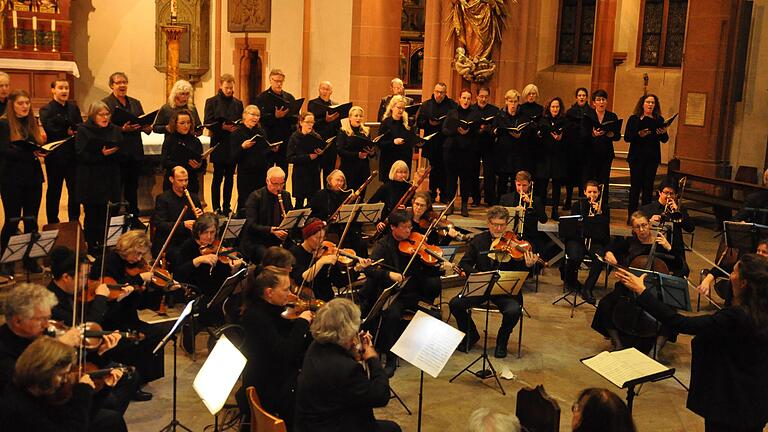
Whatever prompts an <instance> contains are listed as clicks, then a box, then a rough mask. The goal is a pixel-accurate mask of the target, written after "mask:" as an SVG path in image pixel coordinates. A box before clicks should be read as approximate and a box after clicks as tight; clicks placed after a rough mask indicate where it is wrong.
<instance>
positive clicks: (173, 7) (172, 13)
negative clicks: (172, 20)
mask: <svg viewBox="0 0 768 432" xmlns="http://www.w3.org/2000/svg"><path fill="white" fill-rule="evenodd" d="M171 16H172V17H175V16H176V0H171Z"/></svg>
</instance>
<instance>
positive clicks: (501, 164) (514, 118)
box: [491, 109, 528, 198]
mask: <svg viewBox="0 0 768 432" xmlns="http://www.w3.org/2000/svg"><path fill="white" fill-rule="evenodd" d="M526 121H527V120H526V118H525V117H523V116H522V115H520V113H519V112H515V114H514V115H511V114H510V113H509V111H508V110H506V109H504V110H502V111H501V113H499V114H498V115H497V116H496V118H495V119H494V121H493V125H492V126H491V130H492V131H493V134H494V135H495V136H496V144H495V145H494V146H493V159H494V161H495V166H494V171H495V172H496V176H497V179H498V184H497V186H496V196H497V197H499V198H501V196H502V195H504V194H505V193H507V190H508V188H507V184H508V183H509V182H512V181H514V178H515V174H516V173H517V172H518V171H520V170H521V169H523V153H524V152H525V139H526V134H527V132H526V131H527V130H528V128H524V129H523V131H522V134H521V135H520V137H519V138H515V137H514V136H512V133H511V132H510V131H509V130H507V129H505V128H513V127H517V126H520V125H522V124H523V123H525V122H526Z"/></svg>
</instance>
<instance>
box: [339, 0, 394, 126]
mask: <svg viewBox="0 0 768 432" xmlns="http://www.w3.org/2000/svg"><path fill="white" fill-rule="evenodd" d="M401 11H402V0H386V1H384V0H378V1H363V0H354V2H353V4H352V58H351V64H350V89H349V99H350V100H352V101H355V103H357V104H359V105H360V106H362V107H363V109H364V110H365V118H366V121H376V112H377V110H378V109H379V100H380V99H381V97H382V96H385V95H387V94H389V82H390V81H391V80H392V78H395V77H396V76H397V74H398V65H399V64H400V16H401Z"/></svg>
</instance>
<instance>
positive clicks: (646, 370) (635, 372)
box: [582, 348, 669, 388]
mask: <svg viewBox="0 0 768 432" xmlns="http://www.w3.org/2000/svg"><path fill="white" fill-rule="evenodd" d="M582 363H584V365H586V366H587V367H589V368H590V369H592V370H593V371H595V372H597V373H598V374H600V375H602V376H603V377H604V378H605V379H607V380H608V381H610V382H612V383H613V384H614V385H615V386H616V387H619V388H624V385H625V384H626V383H627V382H629V381H632V380H636V379H640V378H643V377H647V376H650V375H654V374H657V373H661V372H665V371H668V370H669V368H668V367H666V366H664V365H663V364H661V363H659V362H657V361H656V360H654V359H652V358H650V357H648V356H647V355H645V354H643V353H641V352H640V351H638V350H637V349H635V348H627V349H624V350H621V351H614V352H608V351H603V352H601V353H600V354H598V355H596V356H594V357H592V358H588V359H585V360H582Z"/></svg>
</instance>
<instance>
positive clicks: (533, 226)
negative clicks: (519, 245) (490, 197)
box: [499, 171, 547, 253]
mask: <svg viewBox="0 0 768 432" xmlns="http://www.w3.org/2000/svg"><path fill="white" fill-rule="evenodd" d="M532 189H533V183H532V181H531V173H529V172H528V171H519V172H518V173H517V174H515V191H514V192H511V193H508V194H506V195H502V196H501V198H500V199H499V205H501V206H504V207H523V208H524V209H525V220H524V221H523V227H522V229H520V228H519V227H518V226H517V224H518V223H519V221H515V225H514V229H515V230H517V231H518V232H521V233H522V238H524V239H526V240H528V241H530V242H531V244H532V245H533V248H534V249H535V250H537V251H539V253H542V251H543V249H544V246H545V245H546V242H547V240H546V236H545V234H544V233H540V232H539V228H538V224H539V223H544V222H546V221H547V214H546V213H545V212H544V203H542V202H541V201H542V200H540V199H536V198H535V196H534V195H533V191H532Z"/></svg>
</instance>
